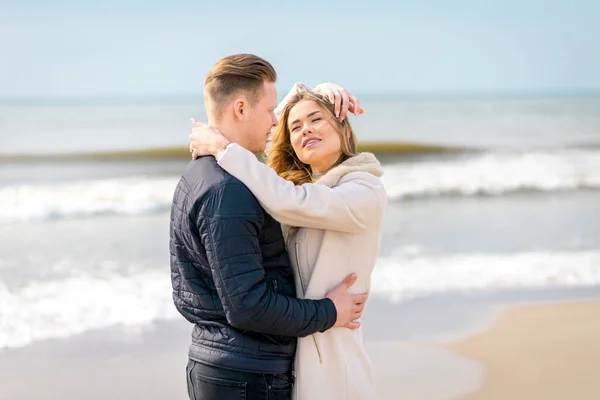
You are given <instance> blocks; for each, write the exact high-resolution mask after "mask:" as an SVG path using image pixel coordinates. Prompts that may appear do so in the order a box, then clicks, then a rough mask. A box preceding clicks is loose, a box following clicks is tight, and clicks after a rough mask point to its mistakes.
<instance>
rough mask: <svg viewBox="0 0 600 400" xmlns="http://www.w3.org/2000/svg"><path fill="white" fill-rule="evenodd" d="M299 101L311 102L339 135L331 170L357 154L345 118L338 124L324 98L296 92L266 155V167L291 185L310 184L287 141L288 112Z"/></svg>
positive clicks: (306, 168)
mask: <svg viewBox="0 0 600 400" xmlns="http://www.w3.org/2000/svg"><path fill="white" fill-rule="evenodd" d="M302 100H312V101H314V102H315V103H317V105H318V106H319V108H321V110H322V111H323V112H324V113H325V115H326V116H328V117H329V118H327V119H328V122H329V123H330V124H333V126H334V128H335V130H336V131H337V132H338V134H339V135H340V142H341V149H340V150H341V155H340V157H339V158H338V160H337V161H336V162H335V163H334V164H333V165H332V166H331V168H333V167H335V166H337V165H339V164H341V163H342V162H344V161H345V160H347V159H348V158H350V157H352V156H355V155H356V154H358V144H357V140H356V135H355V134H354V131H353V130H352V126H350V122H349V121H348V118H345V119H344V120H343V121H341V122H340V120H339V119H338V118H336V117H335V113H334V106H333V104H332V103H331V102H330V101H329V99H327V98H326V97H325V96H323V95H321V94H320V93H315V92H312V91H310V90H303V91H301V92H298V93H297V94H295V95H294V96H292V98H291V99H290V100H289V102H288V103H287V104H286V105H285V107H284V108H283V111H282V112H281V115H280V117H279V123H278V125H277V127H276V128H275V132H274V134H273V146H272V148H271V149H270V150H269V152H268V156H267V165H269V166H270V167H271V168H273V169H274V170H275V171H276V172H277V173H278V174H279V176H281V177H282V178H285V179H287V180H288V181H291V182H294V184H295V185H302V184H303V183H307V182H313V177H312V171H311V168H310V166H309V165H308V164H305V163H303V162H302V161H300V159H299V158H298V156H297V155H296V152H295V151H294V148H293V147H292V141H291V139H290V130H289V128H288V119H289V116H290V111H291V110H292V108H293V107H294V106H295V105H296V104H298V103H299V102H300V101H302Z"/></svg>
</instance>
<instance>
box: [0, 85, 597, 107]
mask: <svg viewBox="0 0 600 400" xmlns="http://www.w3.org/2000/svg"><path fill="white" fill-rule="evenodd" d="M354 94H355V96H357V97H359V98H360V97H362V98H364V99H370V100H376V99H378V100H384V99H385V100H392V99H393V100H404V99H406V100H413V99H414V100H438V99H446V100H452V99H465V98H468V99H477V98H479V99H490V98H514V99H519V98H521V99H522V98H531V97H538V98H539V97H545V98H560V97H595V96H600V88H598V89H575V90H535V91H533V90H532V91H491V90H489V91H464V92H460V91H457V92H451V91H431V92H402V91H398V92H375V91H373V92H354ZM283 97H284V96H279V100H281V99H282V98H283ZM191 99H196V100H198V101H203V100H204V96H203V95H202V93H198V94H194V93H145V94H144V93H141V94H102V95H98V94H91V95H81V94H79V95H37V96H31V95H25V96H0V104H14V103H36V102H44V103H45V102H70V101H84V102H108V101H119V102H122V101H133V100H136V101H141V102H142V103H147V102H154V101H157V100H188V101H189V100H191Z"/></svg>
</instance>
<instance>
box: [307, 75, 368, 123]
mask: <svg viewBox="0 0 600 400" xmlns="http://www.w3.org/2000/svg"><path fill="white" fill-rule="evenodd" d="M313 91H314V92H315V93H321V94H322V95H324V96H327V98H329V101H330V102H331V103H332V104H333V105H334V110H335V116H336V117H337V118H339V119H340V121H343V120H344V119H345V118H346V115H348V111H350V112H351V113H353V114H354V115H356V116H358V115H360V114H364V112H365V110H364V109H363V108H361V107H360V102H359V101H358V99H357V98H356V96H354V95H353V94H352V93H350V92H349V91H348V90H346V89H344V88H343V87H341V86H338V85H336V84H335V83H321V84H319V85H317V86H316V87H315V88H314V89H313Z"/></svg>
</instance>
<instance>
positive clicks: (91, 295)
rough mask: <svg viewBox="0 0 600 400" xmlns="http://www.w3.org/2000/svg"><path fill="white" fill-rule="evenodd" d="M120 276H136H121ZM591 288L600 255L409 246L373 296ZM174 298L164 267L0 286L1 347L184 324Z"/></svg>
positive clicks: (599, 278)
mask: <svg viewBox="0 0 600 400" xmlns="http://www.w3.org/2000/svg"><path fill="white" fill-rule="evenodd" d="M124 270H128V271H138V272H135V273H129V274H127V275H124V274H123V273H122V272H121V273H119V271H124ZM592 285H600V251H580V252H527V253H518V254H513V255H510V254H461V255H445V256H429V255H426V254H422V253H421V252H420V250H419V249H418V248H416V247H407V248H405V249H401V251H399V252H398V253H397V255H395V256H393V257H389V258H382V259H380V260H379V261H378V263H377V265H376V267H375V271H374V273H373V276H372V287H371V293H372V295H375V296H383V297H385V298H388V299H391V300H392V301H406V300H408V299H413V298H419V297H427V296H430V295H435V294H442V293H461V292H473V291H486V290H495V289H503V288H540V287H584V286H592ZM171 293H172V289H171V280H170V272H169V268H168V266H165V267H164V268H160V267H158V266H153V267H152V268H148V266H144V268H142V267H140V266H125V265H122V266H120V267H118V268H117V267H115V265H112V264H101V265H100V266H99V267H98V269H97V270H96V271H94V273H93V275H92V274H79V275H75V276H70V277H67V278H63V279H57V280H52V281H41V282H32V283H30V284H28V285H26V286H24V287H20V288H16V289H13V290H9V288H7V287H6V286H5V285H4V284H3V283H2V281H0V348H3V347H20V346H25V345H27V344H29V343H31V342H33V341H38V340H44V339H49V338H60V337H69V336H72V335H75V334H78V333H82V332H86V331H88V330H92V329H100V328H108V327H112V326H116V325H126V326H141V325H145V324H148V323H150V322H153V321H158V320H166V319H175V318H182V317H181V316H180V315H179V314H178V312H177V311H176V310H175V307H174V305H173V301H172V297H171Z"/></svg>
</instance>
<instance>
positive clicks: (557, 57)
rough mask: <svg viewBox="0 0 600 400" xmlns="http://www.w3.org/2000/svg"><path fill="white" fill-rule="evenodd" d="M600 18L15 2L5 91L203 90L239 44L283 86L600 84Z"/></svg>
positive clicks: (397, 5)
mask: <svg viewBox="0 0 600 400" xmlns="http://www.w3.org/2000/svg"><path fill="white" fill-rule="evenodd" d="M215 3H219V4H218V5H216V4H215ZM599 15H600V2H598V1H592V0H590V1H582V0H572V1H567V0H565V1H553V0H547V1H541V0H528V1H517V0H488V1H475V0H470V1H468V0H455V1H448V0H421V1H419V0H413V1H402V0H396V1H387V2H386V1H374V0H370V1H355V0H346V1H335V0H334V1H323V0H322V1H314V0H306V1H303V2H284V1H283V0H281V1H279V2H275V1H254V2H247V1H225V0H223V1H220V2H217V1H201V0H196V1H191V0H172V1H150V0H146V1H140V0H138V1H133V0H121V1H115V0H108V1H102V2H83V1H73V0H56V1H27V0H22V1H19V2H17V1H12V2H9V4H6V3H5V2H3V4H2V13H1V14H0V60H2V62H1V63H0V97H64V96H66V97H71V96H77V97H79V96H84V97H98V96H121V95H125V96H144V95H162V94H165V95H178V94H196V93H199V92H200V91H201V88H202V81H203V78H204V76H205V74H206V72H207V71H208V69H209V68H210V67H211V66H212V64H214V62H215V61H216V60H217V59H219V58H220V57H222V56H225V55H228V54H231V53H237V52H251V53H256V54H258V55H261V56H263V57H265V58H267V59H268V60H269V61H271V62H272V63H273V65H274V66H275V68H276V69H277V71H278V73H279V76H280V80H279V88H280V91H282V90H284V89H286V88H287V87H288V86H290V85H291V84H292V83H293V82H294V81H304V82H307V83H308V84H316V83H318V82H321V81H334V82H338V83H340V84H342V85H344V86H347V87H348V88H350V89H351V90H353V91H354V92H357V93H374V94H377V93H389V94H460V93H467V94H473V93H515V92H517V93H539V92H553V93H561V92H564V93H571V92H579V91H589V92H597V91H600V73H599V71H600V45H598V43H600V24H599V23H598V22H597V21H598V16H599Z"/></svg>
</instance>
